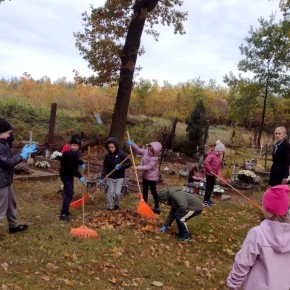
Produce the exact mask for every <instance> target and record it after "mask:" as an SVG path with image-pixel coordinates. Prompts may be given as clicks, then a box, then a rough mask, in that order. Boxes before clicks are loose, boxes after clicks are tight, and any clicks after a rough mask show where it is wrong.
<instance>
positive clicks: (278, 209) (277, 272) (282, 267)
mask: <svg viewBox="0 0 290 290" xmlns="http://www.w3.org/2000/svg"><path fill="white" fill-rule="evenodd" d="M288 208H289V187H288V186H287V185H277V186H274V187H270V188H269V189H268V190H267V191H266V192H265V193H264V195H263V199H262V211H263V214H264V216H265V220H264V221H262V222H261V223H260V225H259V226H256V227H254V228H252V229H251V230H250V231H249V232H248V234H247V237H246V239H245V240H244V243H243V245H242V248H241V249H240V251H239V252H238V253H237V255H236V257H235V262H234V264H233V268H232V270H231V272H230V274H229V276H228V279H227V286H228V288H229V289H232V290H237V289H244V290H264V289H269V290H278V289H279V290H289V289H290V224H289V217H288ZM241 287H243V288H241Z"/></svg>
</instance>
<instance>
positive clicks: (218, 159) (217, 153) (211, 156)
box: [203, 142, 226, 207]
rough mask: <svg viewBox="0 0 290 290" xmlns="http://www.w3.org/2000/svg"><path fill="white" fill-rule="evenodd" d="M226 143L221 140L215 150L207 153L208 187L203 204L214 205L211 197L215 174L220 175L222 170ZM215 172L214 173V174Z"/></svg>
mask: <svg viewBox="0 0 290 290" xmlns="http://www.w3.org/2000/svg"><path fill="white" fill-rule="evenodd" d="M225 150H226V148H225V145H224V144H223V143H221V142H218V143H217V144H216V146H215V149H214V150H210V151H209V152H208V154H207V157H206V159H205V160H204V163H203V166H204V169H205V177H206V189H205V195H204V199H203V205H204V206H207V207H211V206H212V204H213V203H212V201H211V200H210V197H211V195H212V192H213V188H214V184H215V176H214V174H215V175H218V176H220V175H221V171H222V156H223V154H224V152H225ZM213 173H214V174H213Z"/></svg>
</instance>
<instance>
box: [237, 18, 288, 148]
mask: <svg viewBox="0 0 290 290" xmlns="http://www.w3.org/2000/svg"><path fill="white" fill-rule="evenodd" d="M274 20H275V17H274V16H273V15H271V16H270V20H265V19H263V18H260V19H259V24H260V27H259V28H257V29H254V28H253V27H251V28H250V31H249V36H248V37H246V38H245V41H246V44H245V45H244V44H242V45H241V46H240V51H241V54H242V55H244V56H245V58H244V59H242V60H241V61H240V62H239V64H238V69H239V70H240V71H243V72H251V73H252V75H253V77H252V78H248V82H249V83H252V84H255V88H257V87H259V88H260V90H259V91H258V92H257V94H258V96H260V97H262V98H263V105H262V114H261V120H260V125H259V134H258V140H257V145H258V146H260V139H261V135H262V132H263V127H264V121H265V113H266V106H267V99H268V97H269V95H271V94H273V95H279V94H283V92H285V90H288V87H289V85H290V76H289V72H288V67H289V64H290V54H289V49H290V39H289V36H288V34H287V33H288V31H289V23H287V21H279V22H278V23H274Z"/></svg>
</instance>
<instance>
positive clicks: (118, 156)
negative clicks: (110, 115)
mask: <svg viewBox="0 0 290 290" xmlns="http://www.w3.org/2000/svg"><path fill="white" fill-rule="evenodd" d="M105 146H106V149H107V150H108V154H106V155H105V158H104V162H103V171H102V175H101V178H102V179H104V178H105V176H106V175H107V174H109V173H110V172H111V171H112V170H115V171H114V172H113V173H112V174H111V175H110V177H109V178H108V192H107V209H108V210H113V209H115V210H117V209H119V208H120V196H121V191H122V185H123V182H124V178H125V169H126V168H129V167H130V166H131V165H132V162H131V160H130V159H127V160H126V161H125V162H124V163H122V165H120V163H121V162H122V161H123V160H124V159H126V157H127V156H128V154H127V153H126V152H124V151H123V150H121V149H120V145H119V142H118V140H117V139H116V138H114V137H109V138H108V139H107V140H106V141H105Z"/></svg>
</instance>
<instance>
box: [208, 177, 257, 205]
mask: <svg viewBox="0 0 290 290" xmlns="http://www.w3.org/2000/svg"><path fill="white" fill-rule="evenodd" d="M211 174H213V175H214V176H215V177H217V178H218V179H220V180H221V181H223V182H224V183H225V184H226V185H228V186H229V187H231V188H232V189H233V190H235V191H236V192H237V193H238V194H240V195H241V196H242V197H244V198H245V199H246V200H247V201H248V202H250V203H251V204H252V205H254V206H255V207H257V208H258V209H262V207H261V206H260V205H259V204H257V203H256V202H255V201H253V200H251V199H250V198H248V197H247V196H246V195H244V194H243V193H241V192H240V191H239V190H237V189H236V188H234V187H233V186H232V185H231V184H229V183H228V182H226V181H225V180H224V179H223V178H222V177H220V176H218V175H216V174H214V173H213V172H211Z"/></svg>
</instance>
